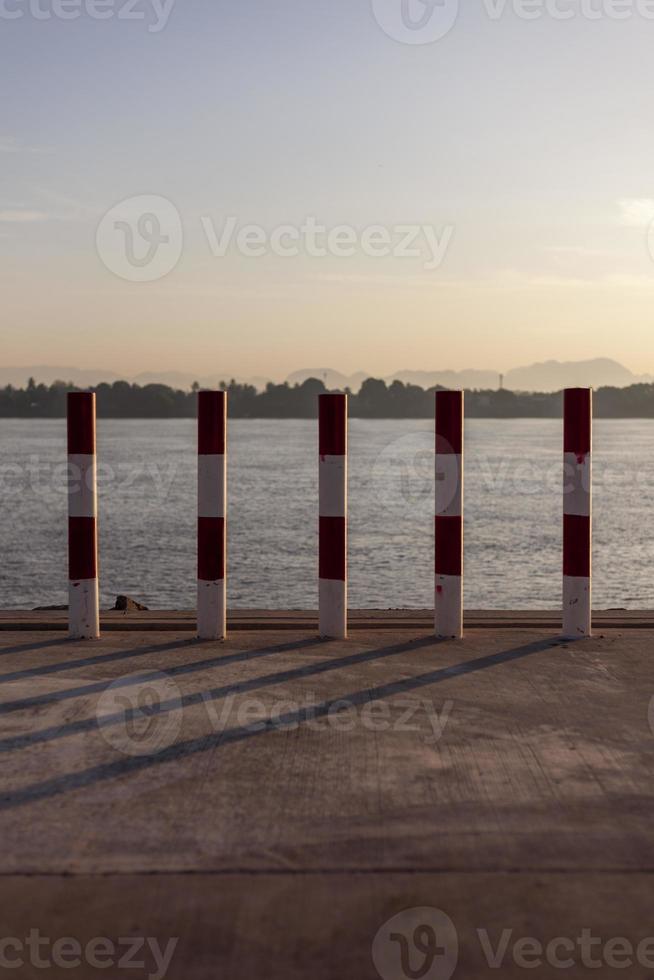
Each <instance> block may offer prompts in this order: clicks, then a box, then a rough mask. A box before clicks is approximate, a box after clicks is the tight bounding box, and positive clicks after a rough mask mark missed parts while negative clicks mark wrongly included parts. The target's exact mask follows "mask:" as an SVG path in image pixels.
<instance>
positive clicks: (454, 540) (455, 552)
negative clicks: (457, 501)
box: [434, 517, 463, 575]
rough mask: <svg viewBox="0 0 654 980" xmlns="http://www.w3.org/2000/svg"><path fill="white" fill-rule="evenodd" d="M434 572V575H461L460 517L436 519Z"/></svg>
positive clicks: (461, 541) (461, 530) (461, 531)
mask: <svg viewBox="0 0 654 980" xmlns="http://www.w3.org/2000/svg"><path fill="white" fill-rule="evenodd" d="M434 520H435V522H436V524H435V529H434V534H435V542H436V547H435V557H434V570H435V573H436V575H461V573H462V568H463V548H462V544H463V521H462V519H461V518H460V517H436V518H434Z"/></svg>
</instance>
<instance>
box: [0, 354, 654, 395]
mask: <svg viewBox="0 0 654 980" xmlns="http://www.w3.org/2000/svg"><path fill="white" fill-rule="evenodd" d="M374 376H375V375H373V374H371V373H370V372H368V371H357V372H356V373H354V374H349V375H347V374H342V373H341V372H340V371H335V370H334V369H332V368H304V369H303V370H300V371H293V373H292V374H289V376H288V378H287V379H286V380H287V381H288V383H289V384H291V385H293V384H301V383H302V382H303V381H306V379H307V378H319V379H320V380H321V381H323V382H324V383H325V385H326V386H327V387H328V388H336V389H338V388H350V389H351V390H352V391H354V392H356V391H358V390H359V388H360V387H361V384H362V382H363V381H365V380H366V378H369V377H374ZM29 377H33V378H34V379H35V380H36V381H37V382H42V383H44V384H52V382H53V381H71V382H73V384H75V385H78V386H79V387H82V388H83V387H87V386H89V385H97V384H100V383H101V382H103V381H104V382H108V383H112V382H114V381H119V380H126V381H130V382H133V383H135V384H139V385H146V384H153V383H159V384H166V385H170V386H171V387H173V388H181V389H184V390H186V389H189V388H190V387H191V385H192V384H193V382H194V381H197V382H198V383H199V384H200V386H201V387H203V388H211V387H216V386H217V385H218V384H219V383H220V382H221V381H223V380H225V381H229V380H231V378H232V377H233V375H232V373H231V372H229V371H226V372H222V373H221V372H216V373H214V374H212V375H194V374H191V373H189V372H185V371H147V372H143V373H141V374H137V375H135V376H133V377H128V378H124V377H123V378H121V376H120V375H118V374H116V373H115V372H113V371H104V370H102V369H99V368H98V369H91V368H84V369H80V368H73V367H52V366H51V365H45V364H40V365H39V364H37V365H31V366H30V365H28V366H23V367H5V368H1V367H0V386H5V385H8V384H11V385H14V386H16V387H22V386H24V385H25V384H26V382H27V379H28V378H29ZM235 380H236V381H239V382H240V383H242V384H243V383H248V384H251V385H253V386H254V387H255V388H257V389H258V390H259V391H261V390H263V388H265V386H266V384H267V382H268V380H270V379H268V378H265V377H243V376H239V375H236V376H235ZM383 380H384V381H386V382H387V383H391V382H392V381H396V380H397V381H403V382H405V383H406V384H414V385H418V386H419V387H420V388H431V387H433V386H434V385H441V386H442V387H446V388H468V389H470V388H484V389H496V388H498V387H499V385H500V375H499V372H497V371H484V370H475V369H469V370H463V371H446V370H443V371H412V370H405V371H397V372H396V373H395V374H393V375H389V376H387V377H385V378H384V379H383ZM652 380H654V378H653V377H652V375H649V374H634V373H633V372H632V371H630V370H629V369H628V368H626V367H624V366H623V365H622V364H619V363H618V362H617V361H613V360H611V359H610V358H606V357H598V358H594V359H592V360H588V361H543V362H540V363H537V364H529V365H527V366H525V367H518V368H512V369H511V370H508V371H507V372H506V373H505V374H504V376H503V384H504V387H505V388H508V389H510V390H511V391H558V390H559V389H561V388H565V387H570V386H574V385H579V386H592V387H594V388H601V387H615V388H626V387H627V386H628V385H632V384H638V383H641V382H645V383H647V382H651V381H652Z"/></svg>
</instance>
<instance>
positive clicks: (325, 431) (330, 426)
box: [318, 394, 347, 456]
mask: <svg viewBox="0 0 654 980" xmlns="http://www.w3.org/2000/svg"><path fill="white" fill-rule="evenodd" d="M319 399H320V401H319V412H318V447H319V448H318V452H319V454H320V455H321V456H345V454H346V452H347V395H340V394H335V395H331V394H330V395H320V396H319Z"/></svg>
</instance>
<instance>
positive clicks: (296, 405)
mask: <svg viewBox="0 0 654 980" xmlns="http://www.w3.org/2000/svg"><path fill="white" fill-rule="evenodd" d="M221 387H222V388H223V389H224V390H226V391H227V392H228V394H229V414H230V416H231V417H232V418H275V419H283V418H293V419H303V418H315V416H316V414H317V408H316V397H317V395H319V394H321V393H323V392H325V391H326V390H327V389H326V388H325V385H324V384H323V382H322V381H319V380H318V379H316V378H310V379H308V380H307V381H305V382H304V383H303V384H296V385H292V386H291V385H289V384H272V383H271V384H268V385H267V386H266V389H265V391H261V392H258V391H257V390H256V388H254V387H252V385H248V384H237V383H236V382H235V381H231V382H229V384H227V383H223V384H222V385H221ZM198 388H199V386H198V385H197V384H195V385H194V386H193V389H192V390H191V391H180V390H175V389H173V388H169V387H168V386H167V385H161V384H149V385H143V386H140V385H135V384H129V383H128V382H127V381H116V382H114V383H113V384H100V385H98V386H97V387H96V388H94V389H93V390H94V391H95V392H96V397H97V410H98V416H99V417H101V418H148V419H150V418H152V419H153V418H194V417H195V411H196V408H195V405H196V393H197V391H198ZM79 390H80V389H79V388H76V387H75V386H74V385H72V384H69V383H66V382H64V381H56V382H55V383H54V384H52V385H44V384H37V383H36V382H35V381H34V379H33V378H30V379H29V381H28V383H27V385H26V387H25V388H14V387H13V386H12V385H7V387H6V388H4V389H0V417H2V418H62V417H64V416H65V414H66V394H67V392H69V391H79ZM435 390H436V389H434V388H431V389H429V390H428V391H425V390H424V389H423V388H419V387H417V386H416V385H410V384H403V382H401V381H394V382H393V383H392V384H390V385H387V384H386V382H385V381H379V380H376V379H375V378H369V379H368V380H367V381H364V383H363V385H362V386H361V389H360V391H359V392H358V393H357V394H356V395H353V394H350V415H351V417H352V418H384V419H399V418H411V419H418V418H431V416H432V414H433V411H434V395H433V393H434V391H435ZM594 408H595V415H596V416H597V417H599V418H654V385H653V384H637V385H631V386H630V387H629V388H599V389H598V390H597V391H596V392H595V394H594ZM466 415H467V417H468V418H558V417H560V415H561V392H555V393H553V394H543V393H539V392H535V393H528V392H514V391H490V390H489V391H468V392H466Z"/></svg>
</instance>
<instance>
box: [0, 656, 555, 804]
mask: <svg viewBox="0 0 654 980" xmlns="http://www.w3.org/2000/svg"><path fill="white" fill-rule="evenodd" d="M425 642H427V641H425ZM429 642H430V643H433V642H434V640H433V638H430V639H429ZM417 644H420V641H414V643H412V644H402V645H399V644H398V645H396V646H395V647H389V648H386V649H382V650H373V651H369V652H368V653H366V654H362V655H360V656H361V657H362V658H364V659H359V660H357V662H364V660H366V659H367V660H374V659H378V658H380V657H384V656H390V655H392V654H393V653H398V652H401V649H404V650H408V649H415V647H416V645H417ZM557 644H558V641H557V640H554V639H548V640H540V641H536V642H534V643H528V644H526V645H524V646H521V647H516V648H514V649H513V650H506V651H502V652H500V653H494V654H491V655H489V656H486V657H478V658H477V659H475V660H469V661H466V662H464V663H460V664H454V665H453V666H451V667H441V668H438V669H436V670H431V671H428V672H427V673H425V674H419V675H418V676H417V677H409V678H403V679H402V680H397V681H392V682H390V683H388V684H382V685H380V686H379V687H374V688H365V689H364V690H359V691H353V692H349V693H346V694H339V695H338V697H334V698H330V699H329V700H327V701H323V702H320V703H319V704H313V705H310V706H308V707H306V708H301V709H299V710H297V711H290V712H288V713H286V714H283V715H279V716H277V717H275V718H273V719H267V720H265V721H264V720H261V721H258V722H256V723H255V724H254V725H252V726H240V727H237V728H230V729H227V730H225V731H220V732H215V733H213V734H209V735H202V736H200V737H198V738H194V739H189V740H188V741H186V742H179V743H176V744H175V745H171V746H169V747H168V748H166V749H163V750H162V751H161V752H158V753H156V754H150V755H144V756H138V757H134V756H130V757H126V758H121V759H118V760H116V761H115V762H109V763H104V764H102V765H98V766H93V767H92V768H90V769H85V770H83V771H81V772H76V773H70V774H67V775H64V776H57V777H55V778H53V779H48V780H44V781H43V782H39V783H33V784H32V785H31V786H26V787H24V788H23V789H20V790H17V791H16V792H13V793H12V792H9V793H5V794H3V795H2V796H1V797H0V810H8V809H13V808H15V807H20V806H25V805H27V804H29V803H34V802H37V801H39V800H47V799H52V798H54V797H57V796H61V795H62V794H63V793H68V792H71V791H74V790H77V789H84V788H86V787H88V786H93V785H96V784H98V783H103V782H107V781H108V780H111V779H116V778H118V777H120V776H126V775H129V774H131V773H136V772H141V771H143V770H146V769H150V768H152V767H153V766H159V765H164V764H165V763H167V762H175V761H177V760H179V759H183V758H187V757H189V756H192V755H197V754H199V753H202V752H207V751H211V750H213V749H217V748H219V747H221V746H224V745H230V744H232V743H235V742H242V741H245V740H246V739H249V738H254V737H257V736H260V735H265V734H267V733H270V732H274V731H278V730H279V729H280V728H284V727H287V726H289V725H296V724H298V723H300V724H301V723H302V722H307V721H313V720H314V719H317V718H323V717H325V716H326V715H328V714H329V713H330V712H332V713H334V714H335V713H338V712H339V711H346V710H349V709H350V708H352V707H357V706H360V705H364V704H366V703H368V702H370V701H379V700H382V699H383V698H389V697H393V696H394V695H396V694H405V693H407V692H408V691H416V690H419V689H420V688H423V687H428V686H430V685H433V684H440V683H443V682H444V681H447V680H451V679H452V678H455V677H463V676H465V675H467V674H473V673H476V672H478V671H480V670H487V669H489V668H492V667H498V666H500V665H502V664H506V663H511V662H513V661H516V660H521V659H523V658H524V657H529V656H532V655H533V654H536V653H541V652H542V651H544V650H547V649H551V648H553V647H555V646H557ZM348 659H349V660H351V659H353V658H339V660H338V661H336V662H335V661H324V662H322V663H321V664H315V665H308V666H307V667H305V668H300V671H301V673H300V674H298V672H296V671H286V672H285V673H284V674H278V675H275V676H276V678H277V679H276V681H275V683H280V679H281V678H284V677H285V676H287V675H292V676H293V677H298V676H302V677H309V676H312V675H314V674H316V673H323V672H324V671H325V670H327V669H334V666H335V664H336V663H342V662H343V660H348ZM330 665H331V666H330ZM261 680H263V679H262V678H259V681H261ZM253 683H256V682H253ZM236 687H240V689H241V690H243V689H245V690H250V689H254V688H248V687H245V688H243V687H241V686H239V685H236ZM223 690H224V689H223ZM207 694H208V695H209V697H210V698H211V697H212V696H213V695H215V696H216V697H217V696H220V697H222V696H224V695H222V694H221V695H218V693H217V691H214V692H205V696H206V695H207ZM198 697H202V695H201V694H200V695H198ZM164 704H165V703H164ZM175 706H176V708H177V709H179V701H176V702H175ZM160 710H166V709H165V708H163V709H160ZM168 710H169V709H168ZM154 713H160V712H159V711H155V712H154ZM124 718H125V715H124V714H122V713H121V719H123V720H124Z"/></svg>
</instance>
